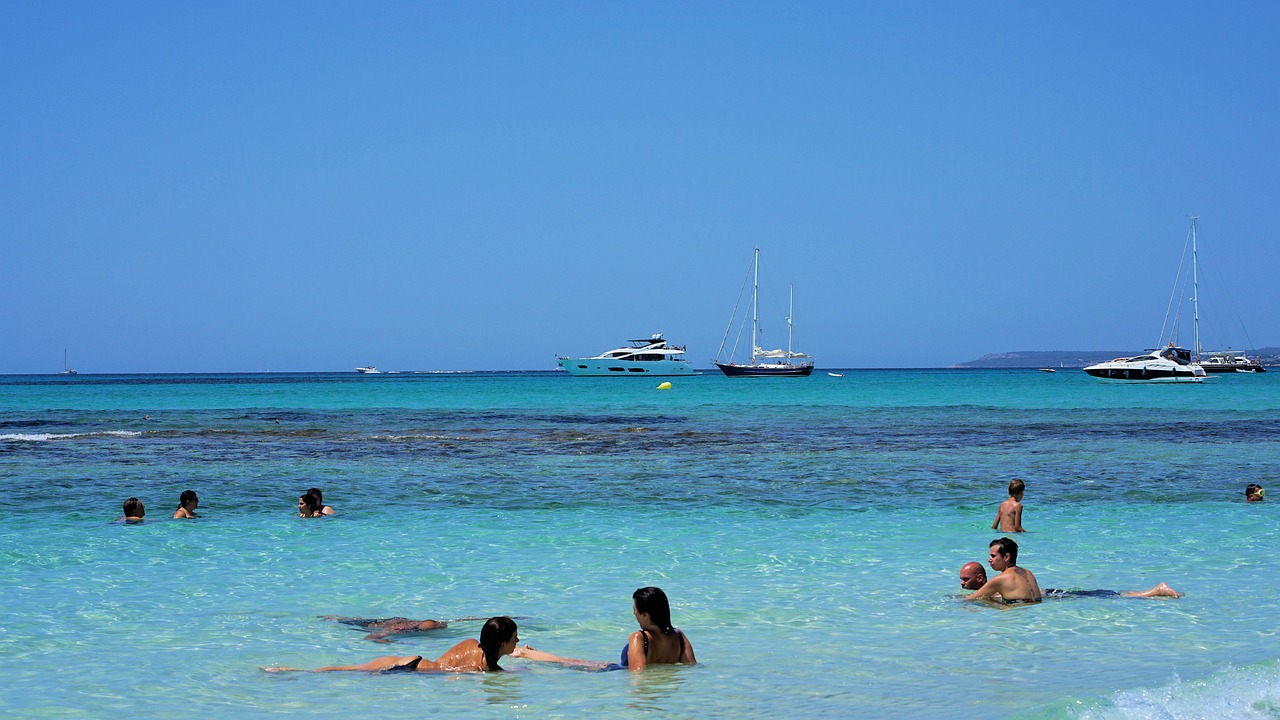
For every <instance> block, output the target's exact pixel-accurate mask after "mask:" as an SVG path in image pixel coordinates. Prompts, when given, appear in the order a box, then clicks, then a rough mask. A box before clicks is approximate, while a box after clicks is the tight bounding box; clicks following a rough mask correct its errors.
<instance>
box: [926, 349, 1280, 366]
mask: <svg viewBox="0 0 1280 720" xmlns="http://www.w3.org/2000/svg"><path fill="white" fill-rule="evenodd" d="M1141 353H1142V351H1141V350H1020V351H1017V352H1005V353H990V354H988V355H983V356H982V357H980V358H978V359H977V360H969V361H966V362H960V363H956V364H955V365H952V366H951V367H953V368H1042V367H1052V368H1058V367H1062V368H1082V367H1085V366H1086V365H1093V364H1095V363H1100V362H1106V361H1108V360H1111V359H1112V358H1118V357H1133V356H1134V355H1139V354H1141ZM1246 354H1247V355H1248V356H1249V357H1257V358H1259V359H1260V360H1261V361H1262V364H1263V365H1266V366H1268V367H1271V366H1280V347H1265V348H1258V349H1257V350H1256V351H1253V352H1248V353H1246Z"/></svg>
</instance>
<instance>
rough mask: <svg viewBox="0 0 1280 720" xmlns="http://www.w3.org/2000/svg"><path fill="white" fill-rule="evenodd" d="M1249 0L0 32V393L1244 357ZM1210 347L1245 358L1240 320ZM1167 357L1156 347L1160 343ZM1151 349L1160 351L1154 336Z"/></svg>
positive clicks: (598, 8) (707, 9)
mask: <svg viewBox="0 0 1280 720" xmlns="http://www.w3.org/2000/svg"><path fill="white" fill-rule="evenodd" d="M1278 27H1280V5H1277V4H1275V3H1265V2H1256V3H1255V2H1240V3H1217V4H1215V3H1203V2H1137V3H1095V2H1085V3H1021V2H1008V3H1005V2H996V3H979V4H976V5H974V4H957V3H950V2H936V3H930V2H923V3H917V2H905V3H855V2H831V3H825V2H800V3H783V2H774V3H757V2H733V3H727V2H726V3H701V2H694V3H689V2H671V3H665V2H644V3H608V2H605V3H601V2H545V3H519V2H430V3H423V2H405V3H392V2H375V3H349V2H344V3H332V2H217V3H173V2H155V3H141V2H128V1H126V2H111V3H102V2H57V3H17V2H11V3H6V4H5V5H4V6H3V7H0V69H2V72H0V101H2V102H3V112H0V164H2V166H3V168H4V170H3V172H0V228H2V231H3V236H4V249H3V255H2V257H3V261H2V262H0V309H2V312H0V318H2V319H0V373H40V372H52V371H56V370H57V369H59V368H60V367H61V363H62V353H63V350H64V349H66V350H68V351H69V353H70V361H71V362H70V364H71V365H72V366H74V367H77V368H78V369H80V370H81V371H82V372H206V371H208V372H215V371H258V370H277V371H280V370H349V369H351V368H352V367H354V366H355V365H364V364H369V363H373V364H376V365H378V366H380V367H384V368H388V369H402V370H411V369H551V368H553V367H554V357H555V355H557V354H595V353H597V352H600V351H602V350H605V349H607V348H610V347H614V346H616V345H617V344H619V343H620V342H621V341H622V340H625V339H628V338H631V337H641V336H645V335H648V334H649V333H652V332H658V331H661V332H664V333H666V334H667V337H668V338H669V339H670V340H672V341H674V342H676V343H678V344H682V345H687V346H688V348H689V354H690V359H691V360H693V361H694V362H695V365H697V366H707V365H709V362H708V361H709V360H710V359H711V358H712V357H713V356H714V355H715V353H716V350H717V347H718V346H719V343H720V339H721V337H722V336H723V334H724V332H725V325H726V323H727V322H728V319H729V313H730V311H731V310H732V309H733V305H734V301H735V299H736V297H737V295H738V291H739V288H740V287H741V285H742V282H743V277H744V275H745V273H746V270H747V267H748V265H749V263H750V260H751V250H752V247H754V246H759V247H760V248H761V284H762V295H761V315H762V318H763V320H764V328H765V332H766V344H770V345H776V344H781V343H784V342H785V321H784V317H785V315H786V294H787V285H788V283H794V284H795V303H796V305H795V318H796V329H795V333H796V345H797V347H799V348H801V349H804V350H806V351H809V352H811V353H812V354H814V355H815V356H816V357H817V359H818V364H819V366H820V367H822V366H826V367H929V366H946V365H950V364H952V363H955V362H959V361H964V360H969V359H972V358H975V357H977V356H978V355H981V354H983V353H986V352H998V351H1012V350H1053V349H1099V350H1126V349H1138V348H1141V347H1146V346H1150V345H1153V344H1154V343H1156V342H1157V341H1158V340H1159V332H1160V326H1161V323H1162V321H1163V319H1164V314H1165V309H1166V306H1167V305H1168V303H1169V300H1170V295H1171V292H1172V291H1173V288H1174V278H1175V274H1176V272H1177V269H1178V264H1179V259H1180V256H1181V253H1182V248H1183V244H1184V240H1185V238H1186V231H1187V226H1188V220H1187V216H1188V215H1190V214H1197V215H1199V217H1200V220H1199V239H1200V245H1201V268H1200V269H1201V273H1200V275H1201V278H1200V280H1201V283H1200V290H1201V293H1200V294H1201V299H1202V303H1201V311H1202V322H1201V328H1202V334H1203V335H1204V341H1205V344H1206V345H1208V346H1214V347H1216V346H1227V345H1230V346H1232V347H1237V348H1239V347H1249V346H1250V345H1252V346H1254V347H1261V346H1264V345H1268V344H1270V345H1276V344H1280V332H1278V331H1277V322H1278V321H1280V315H1278V312H1280V304H1278V303H1276V301H1275V287H1274V282H1275V280H1276V278H1277V277H1280V244H1278V242H1277V240H1278V239H1280V237H1278V236H1280V203H1277V202H1276V199H1277V198H1280V187H1278V183H1277V168H1280V152H1278V149H1280V134H1278V133H1277V128H1278V127H1280V122H1278V118H1277V110H1278V109H1280V108H1278V103H1277V100H1278V98H1280V81H1278V80H1277V78H1280V62H1278V61H1280V43H1277V42H1276V41H1275V33H1276V28H1278ZM1246 332H1247V334H1246ZM1188 334H1189V331H1188ZM1182 340H1183V344H1189V342H1190V338H1189V337H1183V338H1182Z"/></svg>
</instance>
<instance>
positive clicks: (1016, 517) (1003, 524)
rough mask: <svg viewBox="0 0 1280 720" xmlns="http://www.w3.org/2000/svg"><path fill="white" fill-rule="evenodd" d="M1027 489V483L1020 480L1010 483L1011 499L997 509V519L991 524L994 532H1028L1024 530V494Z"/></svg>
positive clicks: (1015, 479) (1013, 480)
mask: <svg viewBox="0 0 1280 720" xmlns="http://www.w3.org/2000/svg"><path fill="white" fill-rule="evenodd" d="M1026 489H1027V485H1026V483H1024V482H1022V481H1021V480H1019V479H1018V478H1014V479H1012V480H1010V481H1009V499H1008V500H1005V501H1004V502H1002V503H1000V507H998V508H996V519H995V520H994V521H993V522H992V523H991V529H992V530H999V531H1000V532H1026V530H1023V529H1022V493H1024V492H1026Z"/></svg>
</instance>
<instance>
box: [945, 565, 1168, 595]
mask: <svg viewBox="0 0 1280 720" xmlns="http://www.w3.org/2000/svg"><path fill="white" fill-rule="evenodd" d="M986 582H987V571H986V570H984V569H982V563H978V562H967V563H965V564H964V565H961V566H960V587H962V588H964V589H965V590H978V589H980V588H981V587H982V586H983V585H985V584H986ZM1068 595H1070V596H1076V597H1137V598H1153V597H1171V598H1178V597H1182V594H1181V593H1179V592H1178V591H1176V590H1174V589H1173V588H1171V587H1169V586H1168V585H1166V584H1164V583H1160V584H1159V585H1156V586H1155V587H1153V588H1151V589H1150V590H1121V591H1120V592H1116V591H1115V590H1055V589H1053V588H1049V589H1048V590H1045V591H1044V597H1062V596H1068Z"/></svg>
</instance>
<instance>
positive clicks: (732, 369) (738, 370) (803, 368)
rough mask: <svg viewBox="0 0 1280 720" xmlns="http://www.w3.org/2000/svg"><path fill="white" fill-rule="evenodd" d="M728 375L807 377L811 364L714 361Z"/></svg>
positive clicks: (811, 367)
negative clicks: (757, 363) (751, 363)
mask: <svg viewBox="0 0 1280 720" xmlns="http://www.w3.org/2000/svg"><path fill="white" fill-rule="evenodd" d="M716 367H718V368H720V372H723V373H724V374H725V375H727V376H729V377H808V376H809V374H810V373H812V372H813V366H812V365H786V364H777V365H735V364H734V363H716Z"/></svg>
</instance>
